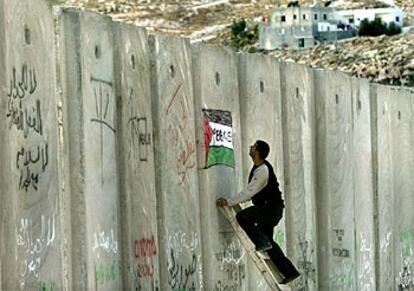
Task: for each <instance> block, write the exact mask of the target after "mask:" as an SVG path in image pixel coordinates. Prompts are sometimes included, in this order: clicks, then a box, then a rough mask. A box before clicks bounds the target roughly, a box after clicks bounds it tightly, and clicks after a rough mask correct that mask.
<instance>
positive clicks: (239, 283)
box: [213, 234, 247, 291]
mask: <svg viewBox="0 0 414 291" xmlns="http://www.w3.org/2000/svg"><path fill="white" fill-rule="evenodd" d="M223 235H225V234H223ZM231 235H233V234H231ZM226 240H227V241H229V243H227V244H222V249H221V250H220V251H219V252H217V253H215V259H216V263H217V265H218V266H219V271H220V274H221V278H220V279H218V280H217V281H216V282H215V284H214V287H213V291H224V290H229V291H230V290H231V291H239V290H242V289H243V286H245V285H246V284H245V283H244V282H246V280H245V279H246V272H247V270H246V265H245V262H244V260H243V258H244V256H245V252H244V250H243V247H242V246H241V244H240V241H239V240H237V239H236V240H235V239H231V238H227V239H226Z"/></svg>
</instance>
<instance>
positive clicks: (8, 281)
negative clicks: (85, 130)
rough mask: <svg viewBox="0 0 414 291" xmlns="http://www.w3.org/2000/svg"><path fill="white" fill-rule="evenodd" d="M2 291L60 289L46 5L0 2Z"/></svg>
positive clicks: (53, 92) (54, 114) (49, 29)
mask: <svg viewBox="0 0 414 291" xmlns="http://www.w3.org/2000/svg"><path fill="white" fill-rule="evenodd" d="M0 7H1V9H0V13H1V15H0V31H1V33H0V37H1V39H2V41H1V42H2V44H1V45H0V46H1V47H2V48H1V51H0V53H1V56H0V57H1V58H2V61H1V63H0V64H1V69H2V70H1V72H2V78H1V79H2V86H1V94H2V97H3V98H2V99H1V100H0V111H1V112H0V116H1V117H2V119H1V121H0V124H1V134H2V139H1V141H0V149H1V150H0V151H1V157H2V158H1V160H2V161H1V171H0V173H1V174H0V184H1V193H2V197H1V201H2V202H1V206H0V207H1V208H2V213H1V214H2V217H1V223H2V227H1V233H2V234H1V237H2V238H1V240H3V239H4V241H1V247H0V251H1V269H2V270H1V272H2V275H1V278H2V282H1V285H2V288H3V290H37V289H40V288H42V287H43V286H48V287H53V288H55V289H61V288H62V287H63V286H62V281H63V279H62V277H63V274H62V265H63V263H62V256H61V250H62V249H63V247H62V239H63V238H62V236H61V225H60V219H59V218H60V215H61V213H60V210H59V204H58V201H59V187H58V176H57V173H58V171H57V169H58V164H57V161H58V160H57V147H58V146H57V112H56V100H55V95H56V87H55V85H56V77H55V74H54V72H55V61H54V53H55V46H54V43H53V21H52V15H51V13H50V10H49V7H48V6H47V4H46V2H45V1H30V3H29V2H27V1H23V2H22V1H1V4H0Z"/></svg>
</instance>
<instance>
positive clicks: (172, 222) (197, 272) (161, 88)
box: [151, 35, 203, 290]
mask: <svg viewBox="0 0 414 291" xmlns="http://www.w3.org/2000/svg"><path fill="white" fill-rule="evenodd" d="M151 50H152V59H151V62H152V68H151V90H152V93H153V94H154V95H151V96H152V101H153V104H152V107H153V120H154V125H155V128H154V131H155V162H156V164H155V167H156V168H155V173H156V191H157V215H158V233H159V256H160V257H159V259H160V279H161V285H160V289H161V290H201V289H202V288H203V276H202V257H201V242H202V241H201V237H200V235H201V232H200V211H199V207H198V205H199V198H198V190H199V185H198V173H197V158H196V155H197V154H196V142H195V119H194V118H195V114H194V96H193V83H192V74H191V73H192V60H191V47H190V43H189V41H188V40H185V39H180V38H177V37H168V36H161V35H157V36H155V37H154V38H152V39H151Z"/></svg>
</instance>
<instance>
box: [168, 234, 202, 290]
mask: <svg viewBox="0 0 414 291" xmlns="http://www.w3.org/2000/svg"><path fill="white" fill-rule="evenodd" d="M199 248H200V242H199V238H198V234H197V233H196V232H192V233H190V234H187V233H186V232H184V231H177V232H176V233H174V234H173V235H168V242H167V250H168V253H167V255H168V258H167V272H168V274H167V275H168V285H169V287H170V288H171V289H172V290H174V291H184V290H185V291H195V290H201V289H202V286H203V284H202V280H201V278H202V275H201V272H202V270H201V255H199V254H200V250H199Z"/></svg>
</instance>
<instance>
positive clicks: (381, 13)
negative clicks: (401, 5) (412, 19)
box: [335, 8, 404, 27]
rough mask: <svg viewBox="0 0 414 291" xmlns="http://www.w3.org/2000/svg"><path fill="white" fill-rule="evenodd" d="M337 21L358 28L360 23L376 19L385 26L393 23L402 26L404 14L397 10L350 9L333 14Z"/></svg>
mask: <svg viewBox="0 0 414 291" xmlns="http://www.w3.org/2000/svg"><path fill="white" fill-rule="evenodd" d="M335 14H336V17H337V19H340V20H341V21H343V22H345V23H346V24H351V25H355V26H356V27H359V25H360V24H361V21H362V20H364V19H368V20H369V21H373V20H375V19H376V18H379V19H381V20H382V21H383V22H385V23H386V24H390V23H391V22H394V23H395V24H396V25H397V26H399V27H402V26H403V24H404V23H403V20H404V12H403V11H402V10H401V9H398V8H375V9H352V10H341V11H336V12H335Z"/></svg>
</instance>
